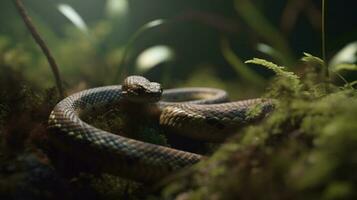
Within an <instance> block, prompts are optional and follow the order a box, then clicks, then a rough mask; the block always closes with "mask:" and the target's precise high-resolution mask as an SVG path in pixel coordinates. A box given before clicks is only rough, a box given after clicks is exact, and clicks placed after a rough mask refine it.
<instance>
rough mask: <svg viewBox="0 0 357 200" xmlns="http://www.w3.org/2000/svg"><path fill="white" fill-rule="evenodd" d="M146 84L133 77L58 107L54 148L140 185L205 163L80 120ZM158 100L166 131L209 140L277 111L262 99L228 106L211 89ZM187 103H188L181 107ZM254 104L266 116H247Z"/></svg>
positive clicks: (170, 92)
mask: <svg viewBox="0 0 357 200" xmlns="http://www.w3.org/2000/svg"><path fill="white" fill-rule="evenodd" d="M145 80H146V79H145V78H143V79H142V78H139V77H137V76H134V77H131V78H128V79H127V82H126V83H124V85H123V86H120V85H115V86H106V87H98V88H93V89H88V90H84V91H81V92H78V93H75V94H73V95H70V96H68V97H67V98H65V99H64V100H62V101H61V102H59V103H58V104H57V105H56V106H55V108H54V109H53V111H52V112H51V114H50V116H49V128H50V130H51V132H53V133H54V134H51V138H52V139H53V141H54V144H55V145H56V146H57V147H59V148H61V149H63V150H64V151H67V153H69V154H70V155H71V156H74V157H76V158H78V159H81V160H83V161H85V162H87V164H88V165H92V164H93V163H94V164H95V165H97V166H99V167H100V169H101V170H103V171H105V172H108V173H115V174H118V175H120V176H123V177H127V178H132V179H135V180H140V181H155V180H159V179H160V178H162V177H164V176H166V175H168V174H169V173H171V172H173V171H175V170H178V169H181V168H184V167H186V166H191V165H193V164H195V163H197V162H199V161H200V160H202V159H203V158H204V156H202V155H199V154H195V153H191V152H186V151H181V150H177V149H173V148H169V147H164V146H159V145H155V144H150V143H146V142H142V141H138V140H134V139H130V138H127V137H123V136H120V135H115V134H113V133H110V132H107V131H104V130H101V129H99V128H96V127H93V126H91V125H90V124H88V123H86V122H84V121H83V120H82V119H81V118H80V116H81V113H83V112H84V111H87V112H88V110H89V111H90V109H91V108H93V107H94V106H99V105H111V104H114V103H116V102H120V101H126V100H127V98H128V97H127V96H128V95H127V94H128V88H127V85H129V90H130V86H131V85H130V84H131V81H134V82H135V81H139V83H142V82H143V81H145ZM145 84H148V83H147V82H145ZM150 87H151V86H150ZM156 87H157V85H155V86H154V88H155V89H158V88H156ZM146 89H147V88H146ZM150 89H152V88H150ZM158 90H161V89H160V88H159V89H158ZM139 93H140V92H139ZM135 94H137V93H135ZM156 95H157V94H155V95H152V96H151V97H153V98H151V99H150V101H152V102H150V103H151V104H154V105H155V106H157V107H158V109H159V110H160V124H161V125H162V127H164V128H167V129H170V130H173V131H174V132H177V133H181V134H184V135H185V136H188V137H191V138H195V139H205V140H209V141H221V140H223V139H222V138H226V137H227V134H229V133H231V132H232V131H234V130H236V129H237V128H238V127H240V126H242V125H243V124H246V123H250V122H253V121H255V120H257V119H259V118H261V117H263V116H265V115H266V114H267V113H268V112H269V111H270V110H272V107H273V106H272V103H271V101H270V100H269V99H260V98H258V99H250V100H245V101H236V102H224V101H227V94H226V92H225V91H222V90H218V89H212V88H182V89H171V90H165V91H164V92H163V94H162V100H161V101H159V102H156V103H155V102H154V101H156V100H157V98H158V97H159V96H156ZM188 99H194V100H190V101H189V100H188ZM182 100H183V101H184V102H183V103H180V101H182ZM185 100H186V101H185ZM221 102H224V103H221ZM253 105H260V106H261V112H260V114H259V115H256V116H254V117H250V116H249V114H248V112H249V109H250V107H251V106H253Z"/></svg>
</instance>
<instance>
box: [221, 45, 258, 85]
mask: <svg viewBox="0 0 357 200" xmlns="http://www.w3.org/2000/svg"><path fill="white" fill-rule="evenodd" d="M221 51H222V55H223V56H224V58H225V59H226V60H227V62H228V63H229V64H230V65H231V66H232V67H233V68H234V70H235V71H236V72H237V74H239V75H240V76H242V78H243V79H245V80H246V81H247V82H251V83H253V84H255V85H257V86H263V85H264V79H263V78H262V77H261V76H259V75H258V74H257V73H256V72H254V71H253V70H252V69H251V68H250V67H249V66H247V65H246V64H245V63H244V62H243V61H242V60H241V59H240V58H239V57H238V56H237V55H236V54H235V53H234V52H233V50H232V49H231V47H230V46H229V42H228V40H227V39H226V38H223V39H222V40H221Z"/></svg>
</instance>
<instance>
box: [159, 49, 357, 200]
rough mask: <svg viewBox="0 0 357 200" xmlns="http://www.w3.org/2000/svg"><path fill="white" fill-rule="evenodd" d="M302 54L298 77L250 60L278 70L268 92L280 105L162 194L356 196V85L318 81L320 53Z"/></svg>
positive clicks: (195, 196) (192, 196) (187, 196)
mask: <svg viewBox="0 0 357 200" xmlns="http://www.w3.org/2000/svg"><path fill="white" fill-rule="evenodd" d="M302 60H303V62H305V64H306V65H307V66H306V71H305V73H304V74H302V75H301V76H300V77H301V78H299V77H298V76H296V75H295V74H292V73H291V72H287V71H285V69H284V68H283V67H279V66H277V65H275V64H273V63H270V62H267V61H265V60H260V59H254V60H251V61H248V63H254V64H260V65H263V66H265V67H267V68H269V69H272V70H273V71H274V72H276V74H277V75H278V76H277V77H276V78H275V80H274V81H273V83H272V84H271V86H270V89H269V91H268V92H267V95H266V96H267V97H272V98H275V99H277V100H278V102H279V103H277V104H276V109H275V111H274V112H273V113H272V114H271V115H270V116H269V117H268V118H267V119H266V120H264V121H263V122H262V123H261V124H259V125H254V126H250V127H247V128H246V129H244V130H243V131H241V132H240V133H238V134H237V136H235V137H233V138H230V139H228V141H227V143H225V144H224V145H223V146H222V147H221V148H220V149H219V150H218V151H217V152H216V153H214V154H213V156H212V157H210V158H209V159H208V160H206V161H203V162H201V163H199V164H198V165H196V166H195V167H194V168H193V170H192V172H191V173H190V174H189V175H187V176H183V177H181V178H179V179H178V180H176V181H173V182H172V183H171V184H169V185H167V186H166V187H164V189H163V190H162V193H161V199H354V198H356V197H357V193H356V191H357V190H356V189H357V184H356V180H357V173H356V172H355V170H354V169H355V168H356V166H357V162H356V159H354V158H355V157H356V155H357V148H356V147H357V136H356V134H355V133H356V131H357V125H356V123H355V122H354V120H355V119H354V118H355V116H357V99H356V97H357V93H356V91H355V90H354V89H351V88H350V87H338V86H335V85H332V84H330V83H328V82H324V81H321V80H324V74H323V73H324V72H321V71H323V70H321V67H322V64H323V63H322V62H320V61H321V59H318V58H317V57H313V56H311V55H309V54H305V57H304V58H303V59H302ZM312 63H315V65H312ZM316 63H317V64H316ZM320 72H321V73H320ZM238 136H239V137H238Z"/></svg>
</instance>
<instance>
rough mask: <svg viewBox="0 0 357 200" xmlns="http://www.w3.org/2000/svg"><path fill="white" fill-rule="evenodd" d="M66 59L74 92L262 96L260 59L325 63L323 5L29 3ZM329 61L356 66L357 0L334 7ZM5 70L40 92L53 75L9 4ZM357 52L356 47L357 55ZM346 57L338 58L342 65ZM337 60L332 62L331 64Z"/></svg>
mask: <svg viewBox="0 0 357 200" xmlns="http://www.w3.org/2000/svg"><path fill="white" fill-rule="evenodd" d="M24 3H25V6H26V8H27V10H28V11H29V15H30V16H31V17H32V18H33V21H34V23H35V25H36V27H37V28H38V29H39V32H40V33H41V35H42V37H43V38H44V40H45V41H46V43H47V45H48V46H49V48H50V49H51V50H52V52H53V54H54V57H55V58H56V60H57V62H58V64H59V67H60V73H61V75H62V79H63V81H64V85H65V88H66V90H67V93H71V92H74V91H78V90H81V89H84V88H90V87H95V86H102V85H108V84H118V83H120V81H121V80H122V78H123V77H124V76H126V75H128V74H143V75H145V76H146V77H147V78H149V79H151V80H155V81H157V82H161V83H162V84H163V86H164V88H170V87H178V86H212V87H219V88H223V89H226V90H228V91H229V92H230V94H231V95H232V96H233V97H234V98H236V97H251V96H256V95H259V94H261V93H262V92H263V91H264V88H265V87H266V85H267V80H268V79H269V77H270V76H271V75H272V74H271V72H269V71H267V70H265V69H263V68H261V67H259V66H252V65H246V64H244V61H245V60H248V59H251V58H253V57H260V58H265V59H268V60H271V61H273V62H275V63H277V64H280V65H284V66H287V67H289V68H290V70H293V71H296V72H297V73H299V71H301V70H303V66H301V64H300V62H299V58H300V57H301V56H302V53H303V52H308V53H311V54H313V55H316V56H319V57H321V1H317V0H284V1H283V0H274V1H273V0H270V1H266V0H255V1H249V0H224V1H222V0H192V1H182V0H171V1H167V0H151V1H147V0H87V1H81V0H26V1H24ZM326 3H327V9H326V44H327V49H326V50H327V58H328V60H330V59H333V58H334V56H335V55H336V54H337V53H338V52H340V51H341V49H342V48H343V47H345V46H346V45H348V44H350V43H352V47H353V48H352V51H349V53H348V55H347V56H345V57H343V59H342V60H341V59H339V60H337V61H334V62H350V63H353V62H355V61H356V51H357V50H356V43H353V42H354V41H356V40H357V37H356V35H357V20H356V15H355V8H356V7H357V5H356V4H357V2H356V1H352V0H350V1H326ZM0 25H1V26H0V67H1V73H14V74H18V75H19V76H20V77H21V78H20V79H25V80H26V81H27V83H30V84H31V85H32V86H33V87H35V88H39V89H44V88H49V87H53V86H54V79H53V75H52V74H51V71H50V68H49V66H48V64H47V62H46V59H45V57H44V56H43V54H42V53H41V51H40V49H39V48H38V47H37V46H36V44H35V43H34V42H33V40H32V38H31V36H30V34H29V32H28V31H27V29H26V27H25V26H24V24H23V22H22V21H21V18H20V17H19V14H18V13H17V11H16V9H15V7H14V5H13V2H12V1H11V0H5V1H1V2H0ZM353 49H354V50H353ZM335 60H336V59H335ZM331 62H332V61H331Z"/></svg>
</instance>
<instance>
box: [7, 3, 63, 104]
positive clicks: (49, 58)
mask: <svg viewBox="0 0 357 200" xmlns="http://www.w3.org/2000/svg"><path fill="white" fill-rule="evenodd" d="M14 3H15V5H16V8H17V10H18V12H19V14H20V15H21V17H22V20H23V21H24V23H25V25H26V27H27V28H28V30H29V31H30V33H31V35H32V37H33V39H34V40H35V42H36V43H37V45H38V46H40V48H41V50H42V52H43V53H44V54H45V56H46V58H47V61H48V64H49V65H50V67H51V70H52V73H53V75H54V77H55V80H56V85H57V89H58V92H59V94H60V96H61V97H62V98H63V97H64V91H63V87H62V80H61V76H60V74H59V70H58V66H57V63H56V61H55V59H54V58H53V56H52V54H51V52H50V50H49V48H48V47H47V45H46V43H45V41H44V40H43V39H42V38H41V36H40V34H39V33H38V31H37V30H36V28H35V26H34V25H33V23H32V20H31V18H30V16H29V15H28V14H27V12H26V9H25V6H24V4H23V3H22V1H21V0H14Z"/></svg>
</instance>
